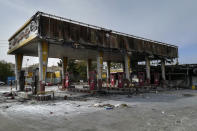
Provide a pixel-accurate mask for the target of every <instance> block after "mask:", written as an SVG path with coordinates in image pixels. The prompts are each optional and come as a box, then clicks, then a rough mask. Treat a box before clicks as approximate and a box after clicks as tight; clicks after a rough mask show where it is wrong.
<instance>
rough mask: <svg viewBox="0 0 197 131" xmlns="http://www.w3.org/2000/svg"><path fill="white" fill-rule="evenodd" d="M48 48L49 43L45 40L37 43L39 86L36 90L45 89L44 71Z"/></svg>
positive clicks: (45, 70) (45, 69)
mask: <svg viewBox="0 0 197 131" xmlns="http://www.w3.org/2000/svg"><path fill="white" fill-rule="evenodd" d="M48 50H49V45H48V43H47V42H46V41H42V42H39V43H38V57H39V82H40V87H39V88H38V91H45V83H46V72H47V64H48Z"/></svg>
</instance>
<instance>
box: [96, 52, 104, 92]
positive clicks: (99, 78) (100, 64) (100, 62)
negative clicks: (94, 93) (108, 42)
mask: <svg viewBox="0 0 197 131" xmlns="http://www.w3.org/2000/svg"><path fill="white" fill-rule="evenodd" d="M102 70H103V52H101V51H100V52H98V56H97V83H98V89H101V88H102Z"/></svg>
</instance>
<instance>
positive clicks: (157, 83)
mask: <svg viewBox="0 0 197 131" xmlns="http://www.w3.org/2000/svg"><path fill="white" fill-rule="evenodd" d="M154 84H155V85H159V73H158V72H155V73H154Z"/></svg>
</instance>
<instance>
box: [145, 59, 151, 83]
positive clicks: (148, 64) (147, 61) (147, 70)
mask: <svg viewBox="0 0 197 131" xmlns="http://www.w3.org/2000/svg"><path fill="white" fill-rule="evenodd" d="M145 59H146V80H147V82H149V83H150V80H151V76H150V59H149V58H148V56H146V57H145Z"/></svg>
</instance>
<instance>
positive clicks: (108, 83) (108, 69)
mask: <svg viewBox="0 0 197 131" xmlns="http://www.w3.org/2000/svg"><path fill="white" fill-rule="evenodd" d="M110 68H111V61H107V87H109V85H110Z"/></svg>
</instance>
